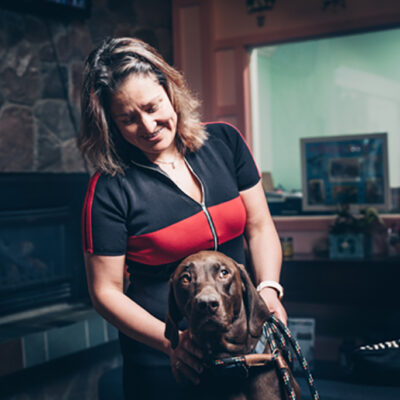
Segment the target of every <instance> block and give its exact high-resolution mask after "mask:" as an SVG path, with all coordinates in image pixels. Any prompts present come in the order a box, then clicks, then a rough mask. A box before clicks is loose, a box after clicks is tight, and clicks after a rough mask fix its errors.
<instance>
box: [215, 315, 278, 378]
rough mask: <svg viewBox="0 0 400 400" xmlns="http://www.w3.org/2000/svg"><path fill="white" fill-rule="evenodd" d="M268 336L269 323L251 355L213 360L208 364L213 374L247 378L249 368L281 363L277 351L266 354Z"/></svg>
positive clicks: (263, 329) (265, 325)
mask: <svg viewBox="0 0 400 400" xmlns="http://www.w3.org/2000/svg"><path fill="white" fill-rule="evenodd" d="M268 334H269V333H268V322H267V321H265V322H264V324H263V327H262V332H261V336H260V338H259V339H258V341H257V343H256V345H255V346H254V348H253V350H252V351H251V352H250V354H246V355H240V356H234V357H224V358H219V359H216V360H212V361H211V362H210V363H208V366H209V368H210V371H211V372H212V374H213V375H217V376H244V377H247V376H248V373H249V368H251V367H264V366H266V365H267V364H269V363H271V362H272V361H276V360H278V361H281V355H280V352H279V351H275V352H274V353H272V354H271V353H269V354H264V351H265V347H266V345H267V340H268Z"/></svg>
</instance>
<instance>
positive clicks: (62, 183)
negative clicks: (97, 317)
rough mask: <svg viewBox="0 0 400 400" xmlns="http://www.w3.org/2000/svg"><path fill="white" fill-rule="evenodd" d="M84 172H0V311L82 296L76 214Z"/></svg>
mask: <svg viewBox="0 0 400 400" xmlns="http://www.w3.org/2000/svg"><path fill="white" fill-rule="evenodd" d="M87 182H88V175H87V174H82V173H63V174H58V173H57V174H55V173H3V174H0V188H1V196H0V315H8V314H12V313H17V312H19V311H26V310H29V309H33V308H37V307H42V306H48V305H53V304H56V303H61V302H62V303H66V302H67V303H70V302H71V303H73V302H78V301H85V300H87V299H88V294H87V289H86V281H85V271H84V264H83V256H82V251H81V232H80V215H81V207H82V204H83V198H84V194H85V190H86V185H87Z"/></svg>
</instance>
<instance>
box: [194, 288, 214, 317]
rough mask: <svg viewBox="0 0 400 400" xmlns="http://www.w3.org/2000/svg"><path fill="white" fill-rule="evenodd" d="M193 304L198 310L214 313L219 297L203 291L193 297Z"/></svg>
mask: <svg viewBox="0 0 400 400" xmlns="http://www.w3.org/2000/svg"><path fill="white" fill-rule="evenodd" d="M195 304H196V307H197V309H198V310H199V311H200V312H202V313H208V314H215V313H216V312H217V310H218V308H219V299H218V297H217V295H215V294H213V293H204V294H201V295H199V296H197V297H196V298H195Z"/></svg>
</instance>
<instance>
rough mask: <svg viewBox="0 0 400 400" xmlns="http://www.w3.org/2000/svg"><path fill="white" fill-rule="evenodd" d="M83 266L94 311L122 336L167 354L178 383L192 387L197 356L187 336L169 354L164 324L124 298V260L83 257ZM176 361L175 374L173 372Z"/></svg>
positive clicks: (195, 379) (119, 257) (197, 363)
mask: <svg viewBox="0 0 400 400" xmlns="http://www.w3.org/2000/svg"><path fill="white" fill-rule="evenodd" d="M85 264H86V275H87V280H88V287H89V294H90V297H91V299H92V303H93V307H94V308H95V309H96V311H97V312H98V313H99V314H100V315H102V316H103V317H104V318H105V319H106V320H107V321H109V322H110V323H111V324H113V325H114V326H115V327H117V329H119V330H120V331H121V332H123V333H124V334H125V335H127V336H129V337H131V338H133V339H135V340H137V341H139V342H142V343H144V344H146V345H148V346H151V347H153V348H155V349H157V350H159V351H162V352H164V353H165V354H167V355H168V356H169V357H170V358H171V363H172V367H173V368H172V369H173V372H174V374H175V375H176V376H177V378H178V379H179V378H180V376H181V375H182V374H183V375H184V376H186V377H187V378H189V379H191V380H192V381H194V382H195V383H196V382H197V379H198V371H200V370H201V361H200V360H199V358H201V353H199V352H198V350H197V349H196V348H194V347H193V346H192V343H191V340H189V339H190V338H188V337H187V336H188V333H187V332H186V331H185V332H183V333H182V334H181V338H182V340H180V345H179V346H178V347H177V348H176V349H175V350H173V349H172V348H171V346H170V342H169V340H168V339H166V338H165V336H164V331H165V323H164V322H163V321H160V320H159V319H157V318H155V317H154V316H153V315H151V314H150V313H149V312H147V311H146V310H145V309H144V308H142V307H141V306H139V305H138V304H137V303H135V302H134V301H132V300H131V299H130V298H129V297H128V296H126V295H125V294H124V291H123V285H124V269H125V256H99V255H93V254H88V253H86V254H85ZM178 360H179V363H178V365H181V368H180V371H179V372H178V371H175V369H176V368H175V367H176V365H177V361H178Z"/></svg>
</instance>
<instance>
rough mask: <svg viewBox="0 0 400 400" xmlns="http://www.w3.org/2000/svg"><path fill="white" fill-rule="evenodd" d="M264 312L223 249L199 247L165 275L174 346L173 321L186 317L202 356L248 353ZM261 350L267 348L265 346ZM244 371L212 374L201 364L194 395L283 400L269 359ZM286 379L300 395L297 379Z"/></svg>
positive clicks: (176, 337)
mask: <svg viewBox="0 0 400 400" xmlns="http://www.w3.org/2000/svg"><path fill="white" fill-rule="evenodd" d="M269 316H270V312H269V310H268V308H267V306H266V304H265V302H264V301H263V300H262V298H261V297H260V296H259V294H258V293H257V291H256V289H255V287H254V285H253V283H252V281H251V280H250V277H249V275H248V274H247V272H246V270H245V269H244V267H243V266H242V265H240V264H238V263H236V262H235V261H234V260H232V259H231V258H229V257H227V256H225V255H224V254H222V253H219V252H215V251H201V252H199V253H196V254H193V255H191V256H189V257H187V258H185V259H184V260H183V261H182V262H181V263H180V264H179V266H178V267H177V269H176V270H175V272H174V273H173V274H172V276H171V278H170V288H169V313H168V316H167V321H166V330H165V336H166V337H167V338H168V339H169V340H170V341H171V345H172V347H173V348H175V347H176V346H177V344H178V341H179V333H178V324H179V322H180V320H181V319H182V318H183V317H186V318H187V320H188V324H189V330H190V332H191V333H192V335H193V340H194V341H195V342H196V343H197V345H198V346H199V347H200V348H201V349H202V351H203V353H204V354H205V356H206V359H208V360H215V359H222V358H226V357H232V356H238V355H245V354H249V353H250V352H251V351H252V350H253V349H254V347H255V345H256V344H257V342H258V340H259V338H260V336H261V334H262V327H263V323H264V322H265V321H266V320H267V319H268V317H269ZM265 352H269V350H268V346H266V350H265ZM283 363H285V361H283ZM285 366H286V364H285ZM246 375H248V376H246V377H242V376H237V375H234V376H229V373H228V374H224V376H215V374H214V373H211V371H210V370H208V369H207V368H205V372H204V373H203V376H202V377H201V383H200V385H199V387H196V388H195V390H194V391H193V392H194V395H193V398H203V399H213V398H216V399H217V398H218V399H232V400H233V399H235V400H238V399H243V400H244V399H252V400H258V399H260V400H261V399H262V400H265V399H269V400H278V399H286V398H287V396H286V392H285V390H284V388H283V384H282V383H281V382H280V380H279V378H278V375H277V371H276V367H275V364H274V363H273V362H271V363H267V364H266V365H265V366H263V367H255V368H250V369H249V371H248V374H246ZM290 375H291V374H290ZM290 379H291V382H292V384H293V386H294V387H295V390H296V398H297V399H299V398H300V395H299V394H300V391H299V388H298V386H297V383H296V382H295V381H294V379H293V376H291V378H290Z"/></svg>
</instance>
